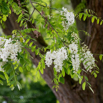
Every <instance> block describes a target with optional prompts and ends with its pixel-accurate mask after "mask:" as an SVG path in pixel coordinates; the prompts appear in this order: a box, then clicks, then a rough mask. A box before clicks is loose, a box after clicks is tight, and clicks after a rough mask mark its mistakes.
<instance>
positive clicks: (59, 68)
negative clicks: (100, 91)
mask: <svg viewBox="0 0 103 103" xmlns="http://www.w3.org/2000/svg"><path fill="white" fill-rule="evenodd" d="M54 68H55V69H56V71H57V72H60V70H62V65H55V66H54Z"/></svg>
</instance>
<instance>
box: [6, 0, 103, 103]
mask: <svg viewBox="0 0 103 103" xmlns="http://www.w3.org/2000/svg"><path fill="white" fill-rule="evenodd" d="M77 1H78V2H77ZM77 1H76V0H72V4H73V3H74V4H75V5H74V7H75V6H76V5H77V3H79V2H80V1H81V0H77ZM87 8H89V9H92V10H93V11H95V12H96V13H97V15H98V17H101V18H102V19H103V14H102V13H103V0H87ZM16 19H17V16H16V15H15V14H14V13H12V14H11V16H10V17H9V18H8V20H7V21H6V23H5V24H6V29H4V32H5V33H6V34H11V31H12V30H13V29H20V27H19V24H17V23H16V22H15V20H16ZM87 21H88V22H87V25H86V23H85V22H82V23H80V24H79V22H80V21H77V26H78V29H83V30H85V29H86V28H87V31H88V32H89V34H90V35H91V37H85V36H81V38H82V39H83V41H84V39H85V43H86V44H87V45H88V46H89V48H90V49H91V51H92V53H94V57H95V58H96V60H97V61H98V62H97V65H98V66H99V68H100V73H99V74H98V77H97V78H96V79H95V78H94V77H93V76H91V75H90V74H89V73H88V74H87V76H88V78H89V82H90V83H91V85H92V88H93V90H94V94H93V93H92V92H91V91H90V89H89V88H88V87H86V90H85V91H83V90H82V87H81V85H79V84H78V83H77V82H75V81H74V80H72V79H71V78H70V76H68V75H66V76H65V84H61V83H60V84H59V89H58V91H56V90H55V89H53V88H52V87H53V85H54V83H53V82H52V80H53V66H51V67H50V68H48V67H46V69H45V70H44V74H43V75H42V74H41V75H42V77H43V78H44V80H45V81H46V82H47V84H48V86H49V87H50V88H51V89H52V91H53V92H54V94H55V96H56V97H57V99H58V100H59V101H60V103H103V75H102V74H103V63H102V62H101V61H99V55H95V54H101V53H103V46H102V44H103V34H102V33H103V25H101V26H100V25H97V23H96V21H95V22H94V23H93V24H92V23H91V21H90V19H88V20H87ZM80 25H81V27H80ZM83 25H84V26H83ZM28 26H29V27H31V25H30V24H29V25H28ZM82 27H84V28H82ZM30 35H31V36H32V37H33V38H35V36H34V35H33V33H31V34H30ZM80 35H82V34H80ZM39 38H40V39H39ZM39 38H38V39H37V42H35V44H36V45H37V46H38V47H39V48H42V47H43V46H46V44H45V42H44V40H43V38H42V37H41V36H40V37H39ZM41 41H42V42H41ZM30 54H31V55H32V57H33V60H32V61H33V63H34V64H35V65H38V62H39V61H40V58H39V57H38V56H35V53H31V52H30Z"/></svg>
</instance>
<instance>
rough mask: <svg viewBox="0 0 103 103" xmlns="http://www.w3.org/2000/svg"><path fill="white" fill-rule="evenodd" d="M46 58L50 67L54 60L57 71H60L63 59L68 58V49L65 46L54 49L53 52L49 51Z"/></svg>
mask: <svg viewBox="0 0 103 103" xmlns="http://www.w3.org/2000/svg"><path fill="white" fill-rule="evenodd" d="M45 58H46V59H45V63H46V65H47V66H48V67H50V65H52V62H54V68H55V69H56V71H57V72H60V70H62V66H63V61H64V60H65V59H67V51H66V49H65V48H64V47H62V48H60V49H59V50H57V51H53V52H52V53H51V51H48V52H47V53H46V57H45Z"/></svg>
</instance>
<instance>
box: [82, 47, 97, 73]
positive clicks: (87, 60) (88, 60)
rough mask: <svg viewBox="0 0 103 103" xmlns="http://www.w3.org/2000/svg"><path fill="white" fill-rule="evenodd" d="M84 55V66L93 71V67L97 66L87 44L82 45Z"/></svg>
mask: <svg viewBox="0 0 103 103" xmlns="http://www.w3.org/2000/svg"><path fill="white" fill-rule="evenodd" d="M82 56H83V58H81V61H82V62H83V65H84V68H85V69H87V71H89V72H91V71H92V69H93V68H94V67H96V65H95V59H94V57H93V54H92V53H91V52H90V51H89V49H88V47H87V46H86V45H84V46H83V47H82Z"/></svg>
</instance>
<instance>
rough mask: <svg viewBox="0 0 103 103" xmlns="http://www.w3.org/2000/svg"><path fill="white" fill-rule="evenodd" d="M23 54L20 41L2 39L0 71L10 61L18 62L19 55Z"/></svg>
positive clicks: (0, 39)
mask: <svg viewBox="0 0 103 103" xmlns="http://www.w3.org/2000/svg"><path fill="white" fill-rule="evenodd" d="M20 52H21V45H20V43H19V41H18V40H15V41H13V40H12V39H11V38H9V39H5V38H4V37H0V60H1V62H0V68H1V69H0V70H2V66H3V65H4V64H5V63H6V62H8V59H11V60H12V61H14V62H15V61H18V58H17V56H18V53H20Z"/></svg>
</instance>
